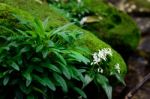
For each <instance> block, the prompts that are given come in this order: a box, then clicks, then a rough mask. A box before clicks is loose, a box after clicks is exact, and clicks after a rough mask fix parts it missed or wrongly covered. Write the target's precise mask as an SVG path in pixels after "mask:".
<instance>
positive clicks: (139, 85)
mask: <svg viewBox="0 0 150 99" xmlns="http://www.w3.org/2000/svg"><path fill="white" fill-rule="evenodd" d="M149 79H150V73H149V74H147V75H146V76H145V77H144V79H143V81H141V82H139V83H138V84H137V85H136V86H135V87H134V88H133V89H131V90H130V91H129V92H128V94H127V95H126V96H125V99H131V98H132V97H133V95H134V94H135V93H136V92H137V90H138V89H140V88H141V87H142V86H143V85H144V84H145V83H146V82H147V81H148V80H149Z"/></svg>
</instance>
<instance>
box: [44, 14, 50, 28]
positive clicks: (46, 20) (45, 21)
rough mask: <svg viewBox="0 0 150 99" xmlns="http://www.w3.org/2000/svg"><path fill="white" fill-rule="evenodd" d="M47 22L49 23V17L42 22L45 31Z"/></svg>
mask: <svg viewBox="0 0 150 99" xmlns="http://www.w3.org/2000/svg"><path fill="white" fill-rule="evenodd" d="M48 22H49V17H47V18H46V19H45V20H44V21H43V27H44V30H46V29H47V27H48Z"/></svg>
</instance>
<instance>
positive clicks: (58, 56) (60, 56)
mask: <svg viewBox="0 0 150 99" xmlns="http://www.w3.org/2000/svg"><path fill="white" fill-rule="evenodd" d="M54 54H55V55H56V56H57V58H58V59H60V61H61V62H62V63H63V64H64V65H67V62H66V60H65V59H64V57H63V56H62V55H61V54H60V53H58V52H56V51H55V52H54Z"/></svg>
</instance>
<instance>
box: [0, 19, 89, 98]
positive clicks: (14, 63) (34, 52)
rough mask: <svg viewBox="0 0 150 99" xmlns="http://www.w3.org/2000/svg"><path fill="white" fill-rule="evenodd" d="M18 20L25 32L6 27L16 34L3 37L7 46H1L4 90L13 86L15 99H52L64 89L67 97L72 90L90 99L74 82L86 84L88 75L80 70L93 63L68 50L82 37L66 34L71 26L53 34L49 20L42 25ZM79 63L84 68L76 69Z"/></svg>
mask: <svg viewBox="0 0 150 99" xmlns="http://www.w3.org/2000/svg"><path fill="white" fill-rule="evenodd" d="M15 17H17V18H18V19H19V20H20V22H21V24H23V25H24V27H25V30H24V31H23V30H19V29H16V30H15V31H12V30H10V29H9V28H7V27H5V28H6V30H8V32H10V31H12V32H13V34H10V35H9V36H8V35H7V36H5V35H4V36H3V35H1V36H0V39H3V40H2V42H1V43H3V45H0V55H1V56H0V67H1V69H0V86H1V89H0V90H9V88H10V86H11V87H13V89H10V91H11V92H13V93H11V94H12V95H13V97H19V96H21V97H25V96H28V99H32V98H33V99H36V95H37V94H38V95H37V97H45V98H48V97H49V94H50V93H51V92H53V91H56V90H57V89H58V88H59V86H60V87H61V89H62V91H63V92H64V93H67V92H68V90H69V89H72V90H75V91H76V92H77V93H79V95H81V96H83V97H85V98H86V95H85V93H84V92H83V91H82V90H81V87H80V86H77V85H75V84H74V82H73V81H74V80H75V81H78V82H81V83H84V73H83V72H81V71H80V69H84V68H83V67H84V66H85V67H86V64H88V63H89V62H90V61H89V59H88V58H86V57H85V56H83V55H82V54H81V53H79V51H80V50H79V49H76V48H75V47H73V46H72V47H68V46H69V45H70V44H72V43H73V42H74V41H75V40H77V39H78V38H79V37H80V35H81V33H80V32H78V33H74V34H72V33H70V32H71V31H63V32H62V30H64V29H65V28H67V27H69V26H70V25H71V24H67V25H65V26H62V27H60V28H57V29H56V30H52V31H49V30H47V22H48V19H46V20H45V21H44V22H43V23H42V22H41V21H40V20H38V19H35V20H34V21H33V22H32V21H26V20H22V19H21V18H20V17H18V16H15ZM76 62H78V63H80V64H83V65H82V66H80V67H79V66H76ZM0 92H1V91H0ZM5 94H6V95H7V94H8V93H5Z"/></svg>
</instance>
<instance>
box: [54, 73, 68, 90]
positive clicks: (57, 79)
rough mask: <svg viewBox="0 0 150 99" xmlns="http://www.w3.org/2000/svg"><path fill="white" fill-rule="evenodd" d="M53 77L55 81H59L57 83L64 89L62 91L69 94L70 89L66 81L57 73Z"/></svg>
mask: <svg viewBox="0 0 150 99" xmlns="http://www.w3.org/2000/svg"><path fill="white" fill-rule="evenodd" d="M53 76H54V79H55V80H56V81H57V83H59V85H60V86H61V87H62V90H63V91H64V92H68V87H67V84H66V82H65V80H64V79H63V78H62V77H61V76H60V75H58V74H56V73H53Z"/></svg>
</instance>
